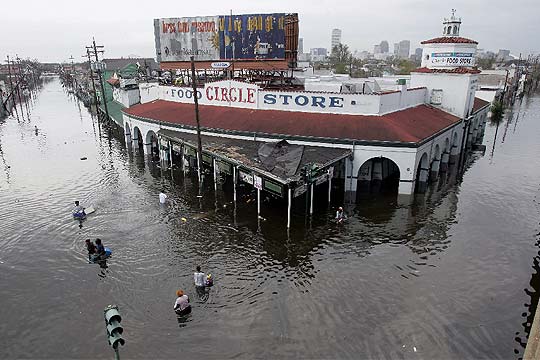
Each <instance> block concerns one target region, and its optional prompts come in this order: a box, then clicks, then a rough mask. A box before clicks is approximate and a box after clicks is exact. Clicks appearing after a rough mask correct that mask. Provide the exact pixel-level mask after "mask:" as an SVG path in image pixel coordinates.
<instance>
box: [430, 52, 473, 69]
mask: <svg viewBox="0 0 540 360" xmlns="http://www.w3.org/2000/svg"><path fill="white" fill-rule="evenodd" d="M430 59H431V64H432V65H434V66H474V54H473V53H466V52H440V53H432V54H431V58H430Z"/></svg>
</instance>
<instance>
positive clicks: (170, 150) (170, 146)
mask: <svg viewBox="0 0 540 360" xmlns="http://www.w3.org/2000/svg"><path fill="white" fill-rule="evenodd" d="M169 164H170V167H171V168H172V165H173V161H172V142H171V141H169Z"/></svg>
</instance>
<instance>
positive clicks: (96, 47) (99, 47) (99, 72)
mask: <svg viewBox="0 0 540 360" xmlns="http://www.w3.org/2000/svg"><path fill="white" fill-rule="evenodd" d="M103 48H104V46H103V45H96V40H95V39H94V38H92V46H87V47H86V49H91V50H92V51H93V53H94V56H95V57H96V71H97V73H98V77H99V84H100V85H101V99H102V100H103V107H104V108H105V116H106V117H107V121H109V120H110V118H109V109H108V108H107V99H105V87H104V86H103V77H102V76H101V65H100V64H99V57H98V52H100V53H103V52H104V50H98V49H103Z"/></svg>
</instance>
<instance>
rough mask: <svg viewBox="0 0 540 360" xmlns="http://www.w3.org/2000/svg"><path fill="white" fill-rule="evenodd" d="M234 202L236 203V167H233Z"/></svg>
mask: <svg viewBox="0 0 540 360" xmlns="http://www.w3.org/2000/svg"><path fill="white" fill-rule="evenodd" d="M233 200H234V202H235V203H236V166H233Z"/></svg>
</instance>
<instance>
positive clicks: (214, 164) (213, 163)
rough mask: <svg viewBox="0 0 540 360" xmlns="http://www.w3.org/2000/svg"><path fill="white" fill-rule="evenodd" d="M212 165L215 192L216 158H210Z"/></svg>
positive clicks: (215, 189)
mask: <svg viewBox="0 0 540 360" xmlns="http://www.w3.org/2000/svg"><path fill="white" fill-rule="evenodd" d="M212 165H213V167H214V191H215V192H217V173H216V158H212Z"/></svg>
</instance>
